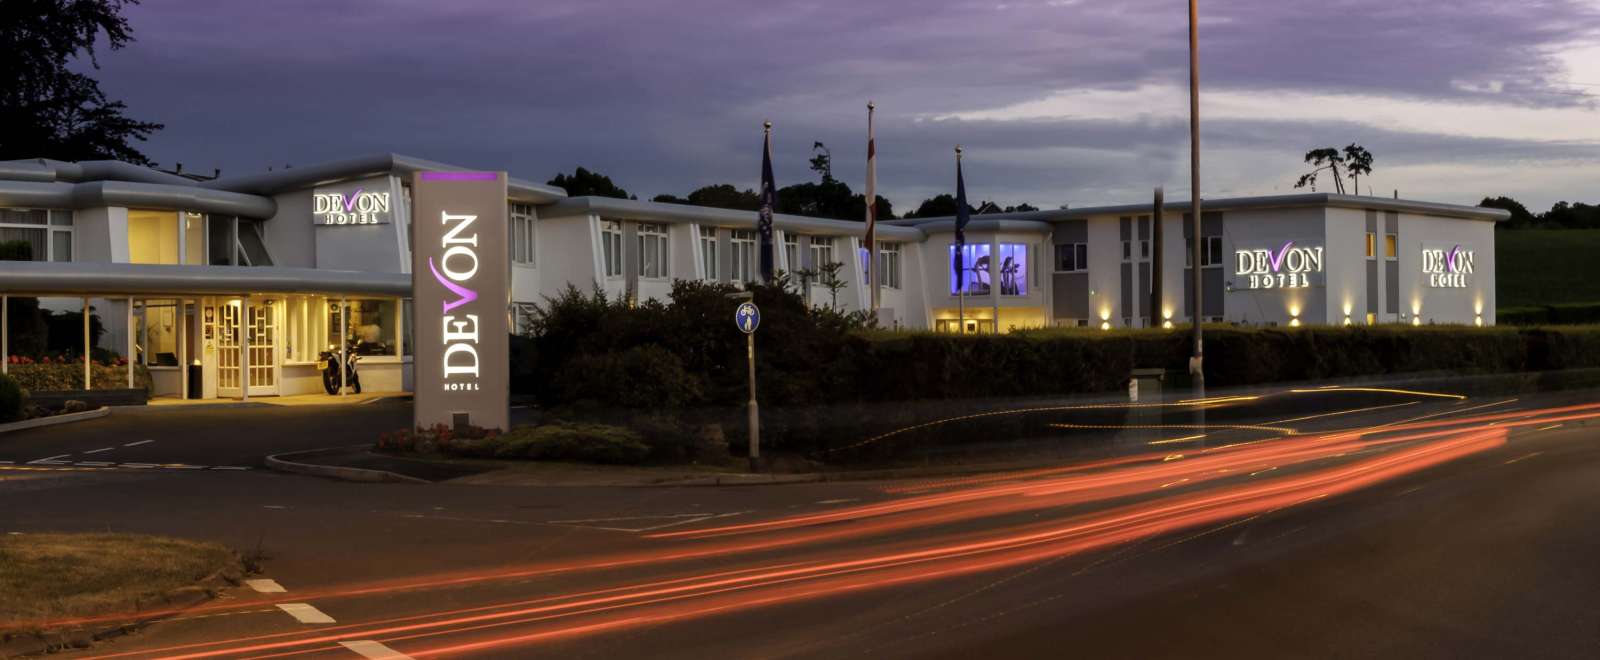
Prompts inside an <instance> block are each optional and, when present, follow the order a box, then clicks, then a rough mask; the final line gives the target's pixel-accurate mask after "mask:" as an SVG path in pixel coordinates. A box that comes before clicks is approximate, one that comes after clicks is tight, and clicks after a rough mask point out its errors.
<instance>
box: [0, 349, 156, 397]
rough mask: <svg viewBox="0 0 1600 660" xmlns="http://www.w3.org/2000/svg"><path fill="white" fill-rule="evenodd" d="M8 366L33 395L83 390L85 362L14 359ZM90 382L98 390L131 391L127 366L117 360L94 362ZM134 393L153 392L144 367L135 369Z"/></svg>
mask: <svg viewBox="0 0 1600 660" xmlns="http://www.w3.org/2000/svg"><path fill="white" fill-rule="evenodd" d="M7 362H8V363H9V364H7V365H6V367H7V371H8V373H9V374H10V375H11V377H12V378H13V379H15V380H16V381H17V384H18V385H21V386H22V389H25V390H30V391H41V392H42V391H55V390H81V389H84V387H83V358H78V359H77V360H73V359H71V358H70V357H67V358H42V359H39V360H33V359H31V358H26V357H23V356H12V357H11V359H10V360H8V361H7ZM89 378H90V383H92V385H93V386H92V387H90V388H89V389H95V390H120V389H125V388H127V387H128V363H127V361H126V360H122V359H120V358H119V359H117V360H115V361H112V362H101V361H95V362H91V363H90V364H89ZM133 389H142V390H145V391H149V390H150V371H149V370H148V369H146V368H145V366H144V365H142V364H135V365H133Z"/></svg>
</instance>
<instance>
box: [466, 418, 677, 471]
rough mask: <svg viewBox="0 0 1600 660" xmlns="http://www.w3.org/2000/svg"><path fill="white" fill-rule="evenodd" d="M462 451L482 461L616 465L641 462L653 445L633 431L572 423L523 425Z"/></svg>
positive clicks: (617, 427) (615, 427) (469, 445)
mask: <svg viewBox="0 0 1600 660" xmlns="http://www.w3.org/2000/svg"><path fill="white" fill-rule="evenodd" d="M459 450H460V453H461V455H464V456H476V457H481V458H520V459H529V460H536V461H578V462H583V463H606V464H614V465H623V464H634V463H639V462H642V461H644V459H645V458H646V457H647V456H649V454H650V447H649V445H646V444H645V443H644V439H643V438H641V437H640V435H639V434H638V433H636V432H634V431H632V430H630V429H626V428H622V427H620V426H611V425H607V424H577V423H569V422H557V423H554V424H544V425H540V426H519V427H516V428H513V429H511V430H510V431H508V432H506V433H504V434H501V435H499V436H496V437H493V438H488V439H484V440H479V441H476V442H472V443H470V444H467V445H462V446H461V447H460V448H459Z"/></svg>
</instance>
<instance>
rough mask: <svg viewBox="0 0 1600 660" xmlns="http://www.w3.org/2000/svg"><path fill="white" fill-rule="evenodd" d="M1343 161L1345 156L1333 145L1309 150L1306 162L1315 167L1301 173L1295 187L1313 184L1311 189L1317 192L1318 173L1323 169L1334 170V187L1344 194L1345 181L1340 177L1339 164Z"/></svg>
mask: <svg viewBox="0 0 1600 660" xmlns="http://www.w3.org/2000/svg"><path fill="white" fill-rule="evenodd" d="M1343 162H1344V156H1341V155H1339V150H1338V149H1334V148H1332V147H1325V148H1322V149H1312V150H1311V151H1307V152H1306V164H1308V165H1311V166H1312V167H1313V168H1315V169H1313V170H1311V171H1310V172H1307V173H1305V174H1302V175H1300V180H1299V181H1296V182H1295V184H1294V187H1296V188H1304V187H1306V186H1311V190H1312V191H1313V192H1315V191H1316V189H1317V173H1318V172H1321V171H1323V170H1333V185H1334V189H1335V190H1336V191H1337V192H1338V193H1339V194H1341V195H1343V194H1344V181H1343V180H1341V179H1340V178H1339V164H1340V163H1343Z"/></svg>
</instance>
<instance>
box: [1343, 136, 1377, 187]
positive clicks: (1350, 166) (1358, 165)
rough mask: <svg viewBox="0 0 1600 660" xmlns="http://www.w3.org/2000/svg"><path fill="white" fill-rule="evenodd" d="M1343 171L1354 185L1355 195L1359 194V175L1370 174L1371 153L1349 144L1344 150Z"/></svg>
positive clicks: (1364, 148) (1356, 145)
mask: <svg viewBox="0 0 1600 660" xmlns="http://www.w3.org/2000/svg"><path fill="white" fill-rule="evenodd" d="M1344 169H1345V171H1346V172H1349V173H1350V178H1351V180H1353V181H1354V182H1355V184H1356V194H1357V195H1359V194H1361V175H1363V174H1366V175H1368V176H1371V174H1372V153H1371V152H1369V151H1367V149H1366V147H1363V146H1361V145H1359V144H1356V143H1354V142H1351V143H1350V145H1349V146H1347V147H1345V148H1344Z"/></svg>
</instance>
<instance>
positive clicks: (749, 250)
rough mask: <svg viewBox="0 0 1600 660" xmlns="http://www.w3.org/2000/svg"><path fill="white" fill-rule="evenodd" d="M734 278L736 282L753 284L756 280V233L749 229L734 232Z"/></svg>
mask: <svg viewBox="0 0 1600 660" xmlns="http://www.w3.org/2000/svg"><path fill="white" fill-rule="evenodd" d="M730 256H732V257H733V272H732V273H730V274H731V275H732V276H733V281H735V282H753V281H755V279H756V233H755V232H754V231H751V230H749V229H735V230H733V254H732V255H730Z"/></svg>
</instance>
